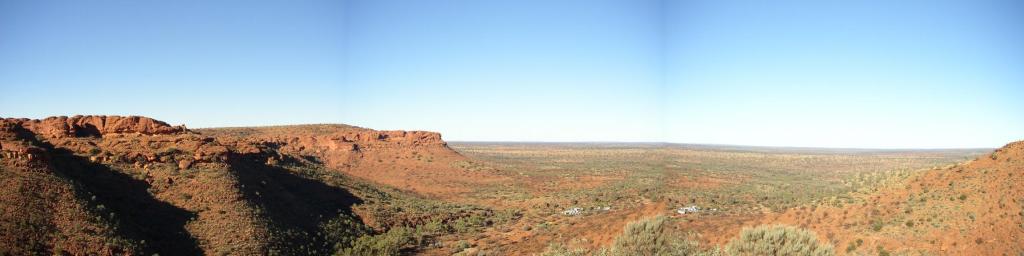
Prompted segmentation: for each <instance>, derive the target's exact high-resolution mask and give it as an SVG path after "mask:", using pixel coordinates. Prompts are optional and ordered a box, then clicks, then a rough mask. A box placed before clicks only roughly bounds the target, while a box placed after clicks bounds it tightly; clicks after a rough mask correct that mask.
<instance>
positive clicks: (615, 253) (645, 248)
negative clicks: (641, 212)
mask: <svg viewBox="0 0 1024 256" xmlns="http://www.w3.org/2000/svg"><path fill="white" fill-rule="evenodd" d="M667 221H668V218H665V216H657V217H653V218H650V219H644V220H639V221H636V222H632V223H629V224H627V225H626V228H625V230H623V232H622V235H619V237H616V238H615V241H614V242H612V245H611V248H607V249H605V250H602V251H601V252H599V254H601V255H609V256H619V255H704V254H705V252H702V251H700V248H699V247H698V244H697V242H694V241H690V240H688V239H685V238H684V237H683V236H682V234H679V233H678V232H675V231H674V230H672V229H669V228H668V227H669V225H668V224H666V222H667Z"/></svg>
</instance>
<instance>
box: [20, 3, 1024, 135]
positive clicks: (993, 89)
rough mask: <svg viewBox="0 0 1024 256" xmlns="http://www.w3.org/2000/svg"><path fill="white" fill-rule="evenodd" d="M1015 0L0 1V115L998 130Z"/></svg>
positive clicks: (451, 131)
mask: <svg viewBox="0 0 1024 256" xmlns="http://www.w3.org/2000/svg"><path fill="white" fill-rule="evenodd" d="M1019 24H1024V5H1022V4H1021V3H1018V2H1017V1H843V2H840V1H772V2H771V3H770V4H769V3H766V2H764V1H653V0H651V1H626V0H614V1H613V0H589V1H582V0H580V1H568V0H555V1H540V0H537V1H532V0H524V1H468V0H462V1H454V0H452V1H394V0H374V1H370V0H349V1H175V2H173V3H171V2H165V1H45V0H44V1H2V2H0V116H4V117H32V118H41V117H45V116H51V115H73V114H120V115H145V116H151V117H154V118H158V119H161V120H165V121H168V122H170V123H175V124H179V123H184V124H186V125H188V126H190V127H213V126H252V125H274V124H298V123H347V124H353V125H359V126H364V127H369V128H375V129H418V130H433V131H439V132H442V134H444V137H445V138H446V139H447V140H488V141H668V142H688V143H716V144H743V145H768V146H823V147H883V148H893V147H901V148H911V147H917V148H934V147H998V146H1001V145H1002V144H1004V143H1006V142H1010V141H1013V140H1020V139H1024V100H1020V99H1022V98H1024V72H1022V71H1024V46H1021V45H1024V29H1022V27H1021V25H1019Z"/></svg>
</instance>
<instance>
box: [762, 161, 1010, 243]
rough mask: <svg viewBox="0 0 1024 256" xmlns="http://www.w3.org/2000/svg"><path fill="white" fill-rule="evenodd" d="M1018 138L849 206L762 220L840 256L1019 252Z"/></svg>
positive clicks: (864, 196)
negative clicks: (804, 232)
mask: <svg viewBox="0 0 1024 256" xmlns="http://www.w3.org/2000/svg"><path fill="white" fill-rule="evenodd" d="M1021 184H1024V141H1021V142H1014V143H1010V144H1008V145H1006V146H1005V147H1003V148H1000V149H998V150H996V151H995V152H993V153H992V154H991V155H987V156H982V157H979V158H977V159H975V160H973V161H968V162H965V163H961V164H957V165H952V166H946V167H942V168H938V167H937V168H934V169H931V170H925V171H921V172H918V173H915V174H912V175H910V176H909V177H907V178H903V179H894V180H893V181H892V182H890V183H889V184H887V185H886V186H882V187H880V188H878V189H877V190H874V191H865V192H863V193H860V194H858V195H856V200H855V201H854V202H849V203H841V202H840V203H829V204H822V205H818V206H812V207H800V208H794V209H790V210H788V211H786V212H784V213H781V214H776V215H770V216H768V217H767V218H765V219H764V220H762V221H761V222H762V223H785V224H791V225H798V226H801V227H805V228H809V229H811V230H814V231H816V232H817V233H818V234H819V235H822V236H825V237H824V238H825V239H828V240H829V241H832V242H833V243H834V244H835V245H836V248H837V250H836V251H837V252H839V253H840V254H844V253H845V254H863V253H868V254H878V253H883V252H889V253H910V254H940V255H1020V254H1022V253H1024V188H1022V187H1021Z"/></svg>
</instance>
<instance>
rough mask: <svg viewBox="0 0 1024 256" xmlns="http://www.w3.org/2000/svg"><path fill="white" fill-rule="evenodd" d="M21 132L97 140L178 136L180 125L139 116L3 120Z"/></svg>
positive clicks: (180, 129)
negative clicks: (121, 135) (113, 136)
mask: <svg viewBox="0 0 1024 256" xmlns="http://www.w3.org/2000/svg"><path fill="white" fill-rule="evenodd" d="M5 121H7V122H11V123H15V124H18V125H21V126H23V127H24V128H25V129H27V130H29V131H31V132H33V133H35V134H37V135H42V136H46V137H51V138H67V137H101V136H104V135H108V134H118V133H138V134H146V135H154V134H180V133H183V132H185V131H187V130H186V129H185V127H184V126H171V125H168V124H167V123H164V122H161V121H157V120H154V119H152V118H147V117H140V116H124V117H122V116H72V117H66V116H58V117H48V118H45V119H42V120H38V119H13V118H11V119H5Z"/></svg>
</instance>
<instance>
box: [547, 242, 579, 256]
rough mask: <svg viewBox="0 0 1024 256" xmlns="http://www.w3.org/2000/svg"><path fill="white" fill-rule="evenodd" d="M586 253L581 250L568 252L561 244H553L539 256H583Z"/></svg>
mask: <svg viewBox="0 0 1024 256" xmlns="http://www.w3.org/2000/svg"><path fill="white" fill-rule="evenodd" d="M585 255H587V251H586V250H583V249H576V250H570V249H569V248H566V247H565V246H564V245H562V244H558V243H554V244H551V245H549V246H548V249H547V250H545V251H544V253H541V254H540V256H585Z"/></svg>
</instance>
